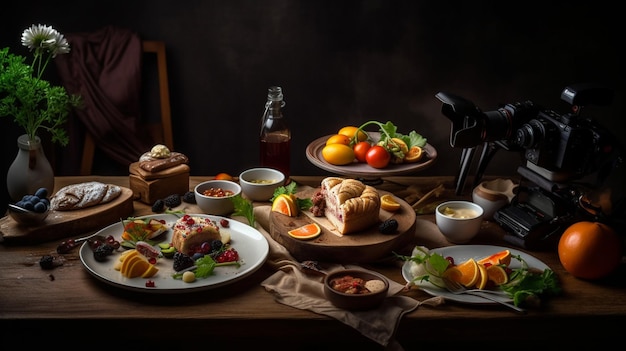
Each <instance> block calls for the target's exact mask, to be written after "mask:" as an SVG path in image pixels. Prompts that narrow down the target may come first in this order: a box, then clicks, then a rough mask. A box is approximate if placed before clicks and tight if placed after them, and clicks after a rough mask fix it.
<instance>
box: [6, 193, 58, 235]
mask: <svg viewBox="0 0 626 351" xmlns="http://www.w3.org/2000/svg"><path fill="white" fill-rule="evenodd" d="M49 213H50V199H48V189H46V188H39V189H37V191H36V192H35V193H34V194H27V195H24V196H23V197H22V199H21V200H19V201H18V202H16V203H14V204H9V216H11V218H13V219H14V220H15V221H16V222H17V223H19V224H22V225H27V226H30V225H39V224H41V223H43V222H44V221H45V219H46V217H48V214H49Z"/></svg>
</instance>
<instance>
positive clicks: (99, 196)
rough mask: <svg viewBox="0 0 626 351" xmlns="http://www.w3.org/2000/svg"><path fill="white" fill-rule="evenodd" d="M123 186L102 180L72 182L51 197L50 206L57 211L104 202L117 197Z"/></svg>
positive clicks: (81, 207)
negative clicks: (105, 182) (102, 181)
mask: <svg viewBox="0 0 626 351" xmlns="http://www.w3.org/2000/svg"><path fill="white" fill-rule="evenodd" d="M121 193H122V188H120V187H119V186H117V185H113V184H104V183H101V182H85V183H77V184H70V185H67V186H65V187H63V188H61V189H60V190H59V191H57V192H56V194H54V195H53V196H52V198H50V207H51V208H52V209H53V210H57V211H71V210H79V209H83V208H87V207H92V206H96V205H100V204H104V203H107V202H110V201H112V200H114V199H116V198H117V197H118V196H120V194H121Z"/></svg>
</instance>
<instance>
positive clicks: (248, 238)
mask: <svg viewBox="0 0 626 351" xmlns="http://www.w3.org/2000/svg"><path fill="white" fill-rule="evenodd" d="M192 216H198V217H207V218H210V219H211V220H213V221H216V222H217V223H220V221H221V220H227V221H228V227H221V228H220V231H221V232H228V233H229V234H230V245H231V246H232V247H233V248H234V249H235V250H237V252H238V253H239V262H240V266H239V267H237V266H224V267H216V268H215V270H214V271H213V274H212V275H210V276H208V277H206V278H201V279H197V280H196V281H194V282H191V283H186V282H184V281H182V280H180V279H174V278H173V277H172V275H173V274H174V273H175V271H174V268H173V260H172V259H171V258H165V257H160V258H159V259H158V261H157V263H156V264H155V266H156V267H157V268H158V272H157V273H156V274H155V275H154V276H152V277H150V278H141V277H137V278H127V277H124V276H123V275H122V274H121V273H120V271H119V270H116V269H115V263H116V261H118V260H119V256H120V255H121V254H122V252H123V251H124V249H122V248H120V249H119V250H118V251H116V252H114V254H113V255H111V256H109V257H108V259H107V260H106V261H104V262H98V261H96V259H95V258H94V254H93V251H92V249H91V248H90V247H89V245H88V242H85V243H83V245H82V246H81V247H80V250H79V254H80V260H81V262H82V263H83V265H84V266H85V268H86V269H87V271H88V272H89V273H90V274H91V275H93V276H94V277H96V278H97V279H99V280H101V281H103V282H105V283H107V284H110V285H112V286H115V287H119V288H123V289H127V290H133V291H140V292H146V293H154V294H171V293H186V292H194V291H199V290H208V289H214V288H217V287H221V286H224V285H227V284H231V283H234V282H237V281H239V280H241V279H244V278H246V277H247V276H249V275H251V274H252V273H254V272H255V271H257V270H258V269H259V268H261V266H262V265H263V263H265V260H266V259H267V255H268V254H269V243H268V242H267V239H265V237H264V236H263V234H261V232H259V231H258V230H256V229H255V228H253V227H251V226H249V225H247V224H244V223H241V222H239V221H236V220H234V219H230V218H225V217H220V216H213V215H205V214H193V215H192ZM137 218H141V219H144V218H151V219H156V220H159V221H161V220H162V221H164V222H165V225H166V226H167V227H168V229H167V230H166V231H165V232H164V233H162V234H161V235H160V236H158V237H157V238H153V239H152V240H156V241H159V242H167V243H169V242H170V241H171V240H172V234H173V231H172V229H171V228H172V225H173V224H174V223H175V222H176V221H177V220H178V218H179V217H178V216H175V215H172V214H161V215H151V216H144V217H137ZM123 233H124V227H123V225H122V222H121V221H120V222H117V223H114V224H111V225H109V226H108V227H105V228H103V229H101V230H100V231H98V232H97V233H95V235H101V236H104V237H107V236H108V235H112V236H113V237H114V238H115V239H116V240H118V241H120V242H121V241H122V240H123V238H122V234H123ZM155 248H158V246H157V244H155ZM148 281H151V282H152V283H154V284H152V283H148Z"/></svg>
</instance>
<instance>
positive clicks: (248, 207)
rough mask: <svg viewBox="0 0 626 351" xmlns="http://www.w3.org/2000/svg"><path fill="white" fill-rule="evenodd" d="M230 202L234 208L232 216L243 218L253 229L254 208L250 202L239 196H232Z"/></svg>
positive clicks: (254, 224)
mask: <svg viewBox="0 0 626 351" xmlns="http://www.w3.org/2000/svg"><path fill="white" fill-rule="evenodd" d="M231 201H232V202H233V205H234V207H235V211H234V212H233V216H244V217H246V219H247V220H248V224H250V226H251V227H255V226H256V220H255V218H254V206H253V205H252V202H251V201H248V200H246V199H244V198H243V197H242V196H241V194H239V195H236V196H233V197H232V198H231Z"/></svg>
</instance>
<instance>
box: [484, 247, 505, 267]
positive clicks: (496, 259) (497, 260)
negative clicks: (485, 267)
mask: <svg viewBox="0 0 626 351" xmlns="http://www.w3.org/2000/svg"><path fill="white" fill-rule="evenodd" d="M477 262H478V264H487V263H490V264H492V265H494V266H495V265H499V264H503V265H505V266H508V265H509V264H510V263H511V251H509V250H502V251H500V252H496V253H494V254H493V255H489V256H487V257H484V258H481V259H480V260H478V261H477Z"/></svg>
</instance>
